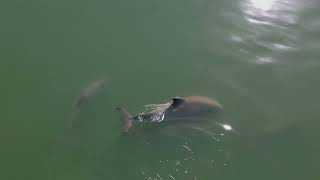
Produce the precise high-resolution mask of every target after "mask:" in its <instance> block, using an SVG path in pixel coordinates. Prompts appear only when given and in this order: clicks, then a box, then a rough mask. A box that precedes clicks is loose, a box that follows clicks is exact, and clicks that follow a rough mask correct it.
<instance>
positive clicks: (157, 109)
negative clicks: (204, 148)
mask: <svg viewBox="0 0 320 180" xmlns="http://www.w3.org/2000/svg"><path fill="white" fill-rule="evenodd" d="M149 106H151V110H147V111H145V112H142V113H138V114H137V115H135V116H132V115H131V114H130V113H129V112H128V111H127V110H125V109H124V108H117V110H119V111H120V113H121V125H122V130H123V132H129V130H130V129H131V128H132V127H133V125H134V123H160V122H161V123H162V122H163V123H169V122H172V123H174V124H184V125H189V124H194V123H201V122H207V121H210V120H211V119H212V118H210V117H211V116H212V115H215V114H219V113H220V112H222V111H223V107H222V105H220V104H219V103H218V102H217V101H215V100H213V99H211V98H209V97H205V96H188V97H174V98H172V101H171V102H167V103H164V104H155V105H147V107H149ZM192 127H194V126H192Z"/></svg>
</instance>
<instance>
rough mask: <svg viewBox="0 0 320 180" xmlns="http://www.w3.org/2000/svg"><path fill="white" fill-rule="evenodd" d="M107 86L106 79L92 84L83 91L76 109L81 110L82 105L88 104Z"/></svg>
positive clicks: (76, 103) (77, 100)
mask: <svg viewBox="0 0 320 180" xmlns="http://www.w3.org/2000/svg"><path fill="white" fill-rule="evenodd" d="M106 84H107V80H106V79H98V80H95V81H92V82H90V83H89V84H88V85H87V86H85V87H84V88H83V89H82V91H81V93H80V95H79V97H78V98H77V99H76V102H75V104H74V107H75V108H80V107H81V106H82V105H84V104H85V103H87V102H88V101H89V100H90V99H91V98H92V97H93V96H95V95H97V94H98V92H100V91H101V90H102V89H103V87H104V86H105V85H106Z"/></svg>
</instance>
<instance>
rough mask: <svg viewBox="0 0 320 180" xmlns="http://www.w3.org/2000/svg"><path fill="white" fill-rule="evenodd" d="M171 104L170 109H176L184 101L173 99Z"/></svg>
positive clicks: (179, 98)
mask: <svg viewBox="0 0 320 180" xmlns="http://www.w3.org/2000/svg"><path fill="white" fill-rule="evenodd" d="M172 101H173V103H172V104H171V108H172V109H175V108H177V107H178V106H179V105H180V104H182V103H183V102H184V101H185V100H184V99H183V98H181V97H174V98H172Z"/></svg>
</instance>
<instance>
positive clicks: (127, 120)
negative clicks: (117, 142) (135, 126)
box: [116, 107, 132, 132]
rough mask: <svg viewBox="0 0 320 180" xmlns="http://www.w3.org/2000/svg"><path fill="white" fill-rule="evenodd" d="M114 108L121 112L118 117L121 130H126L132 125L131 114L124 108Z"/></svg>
mask: <svg viewBox="0 0 320 180" xmlns="http://www.w3.org/2000/svg"><path fill="white" fill-rule="evenodd" d="M116 109H117V110H118V111H119V112H120V113H121V114H120V115H121V116H120V119H121V127H122V130H123V132H128V131H129V129H130V128H131V126H132V116H131V114H130V113H129V112H128V111H127V110H125V109H124V108H121V107H118V108H116Z"/></svg>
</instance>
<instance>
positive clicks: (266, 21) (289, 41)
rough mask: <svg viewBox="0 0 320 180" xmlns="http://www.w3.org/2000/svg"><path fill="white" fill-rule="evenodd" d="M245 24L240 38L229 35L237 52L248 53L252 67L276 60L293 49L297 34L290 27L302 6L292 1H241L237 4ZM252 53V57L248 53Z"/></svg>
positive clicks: (292, 26) (294, 48)
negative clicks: (237, 47)
mask: <svg viewBox="0 0 320 180" xmlns="http://www.w3.org/2000/svg"><path fill="white" fill-rule="evenodd" d="M240 8H241V13H242V16H243V19H244V20H245V22H246V25H245V26H243V27H241V28H242V29H244V30H245V33H243V34H242V35H237V34H232V35H230V36H231V38H230V39H231V40H232V41H233V42H234V43H240V44H239V45H240V46H241V47H242V48H243V47H246V49H245V50H243V51H242V52H240V53H243V52H249V55H252V59H253V61H252V62H254V63H256V64H270V63H277V62H278V61H280V59H278V56H280V55H281V54H283V53H287V52H288V51H294V50H296V49H297V48H296V46H297V39H298V36H299V33H298V31H297V29H296V28H294V27H295V26H296V25H297V24H298V22H299V18H300V13H301V10H302V9H303V8H304V5H303V4H302V3H301V2H299V1H296V0H243V1H242V2H241V5H240ZM250 52H255V54H250Z"/></svg>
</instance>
